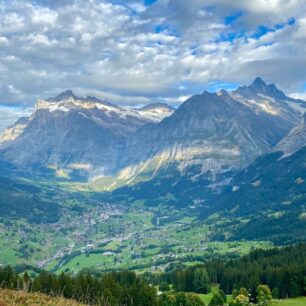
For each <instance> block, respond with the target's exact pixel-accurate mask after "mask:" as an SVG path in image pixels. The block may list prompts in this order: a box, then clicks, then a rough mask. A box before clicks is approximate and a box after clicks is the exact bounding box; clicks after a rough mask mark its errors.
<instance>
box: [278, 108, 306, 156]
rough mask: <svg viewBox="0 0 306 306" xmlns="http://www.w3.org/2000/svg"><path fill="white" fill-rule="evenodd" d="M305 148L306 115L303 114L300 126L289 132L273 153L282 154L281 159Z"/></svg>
mask: <svg viewBox="0 0 306 306" xmlns="http://www.w3.org/2000/svg"><path fill="white" fill-rule="evenodd" d="M305 146H306V114H304V116H303V119H302V122H301V124H300V125H298V126H297V127H295V128H294V129H292V130H291V131H290V133H289V134H288V135H287V136H286V137H285V138H284V139H282V140H281V141H280V142H279V143H278V144H277V146H276V147H275V149H274V151H275V152H277V151H280V152H282V153H283V156H282V157H283V158H284V157H287V156H290V155H292V154H294V153H295V152H297V151H299V150H301V149H302V148H304V147H305Z"/></svg>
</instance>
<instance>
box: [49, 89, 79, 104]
mask: <svg viewBox="0 0 306 306" xmlns="http://www.w3.org/2000/svg"><path fill="white" fill-rule="evenodd" d="M68 98H73V99H77V98H78V97H77V96H76V95H75V94H74V93H73V91H72V90H70V89H67V90H65V91H63V92H61V93H60V94H58V95H57V96H56V97H54V98H49V99H47V101H49V102H60V101H63V100H65V99H68Z"/></svg>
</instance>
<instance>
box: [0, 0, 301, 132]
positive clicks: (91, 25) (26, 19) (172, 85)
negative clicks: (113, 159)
mask: <svg viewBox="0 0 306 306" xmlns="http://www.w3.org/2000/svg"><path fill="white" fill-rule="evenodd" d="M305 50H306V1H305V0H252V1H245V0H236V1H228V0H188V1H186V0H155V1H154V0H144V1H140V0H139V1H137V0H113V1H111V0H108V1H106V0H87V1H84V0H36V1H34V0H10V1H6V0H4V1H0V121H1V122H2V125H4V123H3V122H4V117H5V118H8V117H10V118H11V117H14V113H16V112H17V113H18V115H19V114H20V113H26V112H27V109H28V107H31V106H32V105H33V104H34V103H35V100H36V99H37V98H38V97H49V96H53V95H55V94H57V93H59V92H61V91H63V90H65V89H67V88H70V89H72V90H74V91H75V92H76V93H77V94H79V95H96V96H99V97H100V98H104V99H106V100H108V101H111V102H113V103H117V104H121V105H140V104H145V103H148V102H151V101H164V102H168V103H171V104H174V105H175V104H179V103H181V102H182V101H184V99H185V98H186V97H188V96H190V95H191V94H193V93H199V92H202V91H203V90H205V89H207V90H211V91H215V90H218V89H220V88H226V89H231V88H235V87H236V86H237V85H239V84H247V83H249V82H251V81H252V80H253V79H254V78H255V77H256V76H261V77H263V78H264V79H265V80H266V81H267V82H273V83H276V84H277V85H278V86H280V87H281V88H282V89H283V90H285V91H286V92H287V93H289V94H291V95H295V96H304V97H305V96H306V95H305V91H306V56H305ZM11 120H13V119H10V120H9V121H11ZM5 122H6V123H5V124H7V122H8V120H6V121H5ZM0 124H1V123H0ZM0 129H1V127H0Z"/></svg>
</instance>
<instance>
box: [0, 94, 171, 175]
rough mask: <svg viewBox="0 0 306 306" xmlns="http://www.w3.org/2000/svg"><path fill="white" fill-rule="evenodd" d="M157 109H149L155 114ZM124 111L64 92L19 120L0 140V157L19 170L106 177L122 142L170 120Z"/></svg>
mask: <svg viewBox="0 0 306 306" xmlns="http://www.w3.org/2000/svg"><path fill="white" fill-rule="evenodd" d="M156 109H157V108H154V110H155V111H156ZM151 113H152V110H151V112H145V111H141V112H140V111H138V110H129V109H124V108H120V107H117V106H115V105H112V104H109V103H105V102H103V101H101V100H98V99H96V98H92V97H87V98H78V97H76V96H75V95H74V94H73V93H72V92H71V91H65V92H63V93H61V94H60V95H58V96H57V97H55V98H51V99H48V100H39V101H38V102H37V105H36V110H35V112H34V113H33V115H32V116H31V117H30V118H24V119H21V120H19V121H17V122H16V124H15V125H14V126H12V127H10V128H8V129H7V130H6V131H5V132H4V133H3V134H2V135H1V136H0V155H1V158H2V159H4V160H5V161H9V162H11V163H13V164H15V165H18V166H20V167H24V168H41V167H47V168H52V169H55V170H56V169H67V170H82V171H85V172H89V173H95V172H98V173H99V174H101V175H103V174H104V173H109V172H110V171H111V170H112V169H114V168H115V167H116V165H117V164H118V159H119V158H120V155H121V154H122V150H123V148H124V147H125V142H126V138H127V137H128V136H129V135H130V134H132V133H134V132H135V131H136V130H137V129H139V128H140V127H141V126H143V125H144V124H147V123H150V122H156V121H158V120H161V119H162V118H164V116H167V115H170V114H171V113H172V111H171V112H170V111H169V112H160V113H159V114H158V115H159V117H158V116H153V117H152V116H151Z"/></svg>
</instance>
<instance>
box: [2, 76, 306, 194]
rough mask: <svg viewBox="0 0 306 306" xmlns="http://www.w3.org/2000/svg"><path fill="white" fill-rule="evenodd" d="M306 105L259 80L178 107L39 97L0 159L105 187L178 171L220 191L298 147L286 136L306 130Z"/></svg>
mask: <svg viewBox="0 0 306 306" xmlns="http://www.w3.org/2000/svg"><path fill="white" fill-rule="evenodd" d="M305 105H306V104H305V103H304V102H303V101H301V100H296V99H293V98H290V97H288V96H286V95H285V94H284V93H283V92H282V91H281V90H279V89H278V88H277V87H276V86H275V85H273V84H271V85H268V84H266V83H265V82H264V81H263V80H262V79H261V78H256V79H255V80H254V82H253V83H252V84H251V85H249V86H243V87H240V88H238V89H237V90H235V91H232V92H228V91H225V90H221V91H219V92H217V93H209V92H204V93H202V94H198V95H194V96H192V97H191V98H189V99H187V100H186V101H185V102H184V103H183V104H182V105H180V107H178V109H174V108H172V107H170V106H168V105H166V104H161V103H154V104H150V105H147V106H145V107H142V108H137V109H135V108H134V109H133V108H123V107H118V106H116V105H113V104H110V103H108V102H105V101H102V100H100V99H97V98H95V97H89V96H88V97H86V98H80V97H77V96H76V95H74V94H73V92H72V91H70V90H67V91H65V92H63V93H61V94H59V95H58V96H56V97H55V98H49V99H44V100H38V102H37V104H36V107H35V111H34V112H33V114H32V115H31V116H30V117H28V118H21V119H20V120H18V121H17V122H16V124H15V125H13V126H12V127H9V128H7V129H6V130H5V132H4V133H3V134H2V135H1V136H0V159H1V160H3V161H5V162H8V163H11V164H13V165H15V166H16V167H18V168H21V169H24V170H26V171H31V172H34V173H43V172H45V171H48V173H54V175H55V176H57V177H60V178H62V179H63V178H64V179H65V178H66V179H68V178H70V179H72V180H73V179H74V178H76V177H82V178H84V179H86V180H90V181H95V182H97V183H96V184H99V185H100V186H102V187H103V188H104V187H105V188H106V189H114V188H117V187H120V186H124V185H130V184H135V183H137V182H141V181H145V180H151V179H153V178H155V177H157V176H158V175H159V174H160V173H167V172H168V173H169V174H171V172H173V171H174V172H177V173H179V175H180V176H186V175H187V176H188V177H190V179H191V180H193V181H197V180H199V179H203V178H205V179H206V180H207V182H208V183H207V184H208V185H210V186H211V187H212V188H215V187H216V186H219V185H221V186H222V185H224V184H228V182H229V181H230V180H231V178H232V176H233V173H235V172H237V171H240V170H242V169H244V168H246V167H247V166H249V165H250V164H251V163H252V162H253V161H254V160H255V159H256V158H257V157H259V156H262V155H264V154H267V153H269V152H271V151H273V150H276V149H277V148H279V149H280V150H283V147H284V146H286V142H288V141H289V142H290V143H291V142H292V141H293V142H295V141H294V140H286V139H284V137H285V136H286V135H287V134H288V133H289V132H290V131H291V133H290V134H289V135H288V137H290V138H291V139H293V138H294V135H295V134H296V133H303V132H301V131H300V128H299V127H298V124H299V123H300V122H301V120H302V119H301V116H302V115H301V114H302V113H303V111H304V109H305ZM299 141H300V140H299ZM300 142H301V141H300ZM300 146H301V145H298V144H297V147H300Z"/></svg>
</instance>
